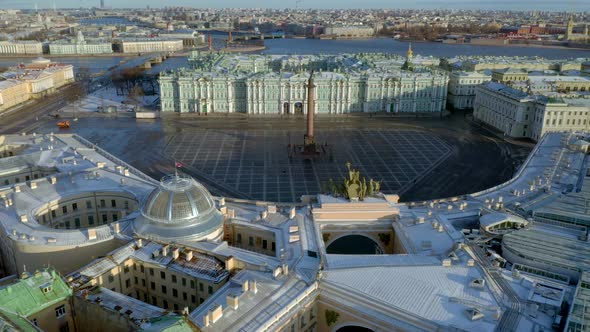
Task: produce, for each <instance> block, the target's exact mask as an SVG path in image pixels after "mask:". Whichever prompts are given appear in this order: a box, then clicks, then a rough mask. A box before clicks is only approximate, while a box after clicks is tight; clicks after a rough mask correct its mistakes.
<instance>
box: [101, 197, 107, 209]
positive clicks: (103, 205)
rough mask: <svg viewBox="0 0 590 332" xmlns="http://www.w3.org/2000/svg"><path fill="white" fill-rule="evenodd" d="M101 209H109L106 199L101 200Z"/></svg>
mask: <svg viewBox="0 0 590 332" xmlns="http://www.w3.org/2000/svg"><path fill="white" fill-rule="evenodd" d="M100 207H101V208H105V207H107V202H105V200H104V199H101V200H100Z"/></svg>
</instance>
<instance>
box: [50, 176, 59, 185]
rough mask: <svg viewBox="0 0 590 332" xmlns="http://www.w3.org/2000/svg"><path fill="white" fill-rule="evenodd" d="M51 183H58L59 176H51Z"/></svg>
mask: <svg viewBox="0 0 590 332" xmlns="http://www.w3.org/2000/svg"><path fill="white" fill-rule="evenodd" d="M49 183H51V184H56V183H57V178H56V177H55V176H52V177H50V178H49Z"/></svg>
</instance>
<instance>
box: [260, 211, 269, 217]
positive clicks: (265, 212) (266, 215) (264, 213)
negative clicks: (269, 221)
mask: <svg viewBox="0 0 590 332" xmlns="http://www.w3.org/2000/svg"><path fill="white" fill-rule="evenodd" d="M266 217H268V212H267V211H262V212H260V219H266Z"/></svg>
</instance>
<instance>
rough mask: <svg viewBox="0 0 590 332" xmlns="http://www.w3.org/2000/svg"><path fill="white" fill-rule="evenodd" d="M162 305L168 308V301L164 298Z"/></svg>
mask: <svg viewBox="0 0 590 332" xmlns="http://www.w3.org/2000/svg"><path fill="white" fill-rule="evenodd" d="M162 307H164V309H168V301H166V300H164V301H163V305H162Z"/></svg>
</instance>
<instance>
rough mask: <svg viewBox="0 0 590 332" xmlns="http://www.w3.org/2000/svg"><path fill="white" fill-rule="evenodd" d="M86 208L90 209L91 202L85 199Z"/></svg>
mask: <svg viewBox="0 0 590 332" xmlns="http://www.w3.org/2000/svg"><path fill="white" fill-rule="evenodd" d="M86 208H87V209H92V202H91V201H86Z"/></svg>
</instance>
